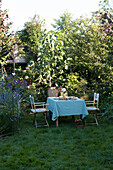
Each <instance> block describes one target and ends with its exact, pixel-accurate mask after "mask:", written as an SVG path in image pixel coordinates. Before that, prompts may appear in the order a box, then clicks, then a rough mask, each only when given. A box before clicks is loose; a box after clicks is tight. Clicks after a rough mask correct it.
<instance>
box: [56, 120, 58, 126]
mask: <svg viewBox="0 0 113 170" xmlns="http://www.w3.org/2000/svg"><path fill="white" fill-rule="evenodd" d="M56 127H58V118H57V120H56Z"/></svg>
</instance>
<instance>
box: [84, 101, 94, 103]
mask: <svg viewBox="0 0 113 170" xmlns="http://www.w3.org/2000/svg"><path fill="white" fill-rule="evenodd" d="M85 102H86V103H94V101H85Z"/></svg>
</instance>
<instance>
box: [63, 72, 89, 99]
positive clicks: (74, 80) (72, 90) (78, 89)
mask: <svg viewBox="0 0 113 170" xmlns="http://www.w3.org/2000/svg"><path fill="white" fill-rule="evenodd" d="M86 84H87V82H86V81H85V80H84V79H82V78H80V77H79V75H78V73H70V74H68V75H67V78H66V83H65V87H66V89H67V91H68V95H69V96H73V95H75V96H76V95H77V96H79V97H81V96H84V95H85V90H86Z"/></svg>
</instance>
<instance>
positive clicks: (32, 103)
mask: <svg viewBox="0 0 113 170" xmlns="http://www.w3.org/2000/svg"><path fill="white" fill-rule="evenodd" d="M29 99H30V103H31V107H32V109H34V97H33V96H31V95H29Z"/></svg>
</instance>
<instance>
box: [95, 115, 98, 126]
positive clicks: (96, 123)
mask: <svg viewBox="0 0 113 170" xmlns="http://www.w3.org/2000/svg"><path fill="white" fill-rule="evenodd" d="M94 118H95V122H96V124H97V126H98V121H97V114H94Z"/></svg>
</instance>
